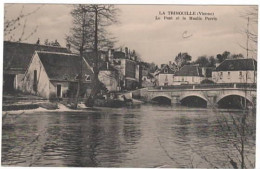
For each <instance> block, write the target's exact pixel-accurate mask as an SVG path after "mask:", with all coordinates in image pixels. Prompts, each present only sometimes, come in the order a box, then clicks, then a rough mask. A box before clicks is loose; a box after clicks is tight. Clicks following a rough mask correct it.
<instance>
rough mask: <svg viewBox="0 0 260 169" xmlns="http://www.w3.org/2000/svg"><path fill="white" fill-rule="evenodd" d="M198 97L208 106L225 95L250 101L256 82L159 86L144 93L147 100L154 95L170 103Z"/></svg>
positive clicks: (254, 91)
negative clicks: (166, 99)
mask: <svg viewBox="0 0 260 169" xmlns="http://www.w3.org/2000/svg"><path fill="white" fill-rule="evenodd" d="M192 96H193V97H194V96H195V97H198V98H201V99H203V100H205V101H206V102H207V105H208V106H209V107H212V106H214V105H216V104H217V103H218V102H219V101H220V100H221V99H223V98H225V97H227V96H241V97H244V98H246V99H247V100H248V101H250V102H254V100H255V99H256V84H244V83H232V84H210V85H209V84H206V85H205V84H203V85H202V84H201V85H180V86H160V87H154V88H149V89H148V90H147V93H146V98H147V101H150V100H152V99H154V98H156V97H165V98H169V99H171V103H174V104H178V103H180V102H181V101H182V100H183V99H185V98H187V97H192Z"/></svg>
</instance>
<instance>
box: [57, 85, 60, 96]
mask: <svg viewBox="0 0 260 169" xmlns="http://www.w3.org/2000/svg"><path fill="white" fill-rule="evenodd" d="M57 97H61V85H60V84H58V85H57Z"/></svg>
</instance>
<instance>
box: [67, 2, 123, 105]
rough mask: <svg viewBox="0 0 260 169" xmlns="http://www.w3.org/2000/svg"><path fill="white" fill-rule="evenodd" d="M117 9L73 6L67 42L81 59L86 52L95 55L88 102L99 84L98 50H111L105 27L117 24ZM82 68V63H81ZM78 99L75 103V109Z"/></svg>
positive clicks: (100, 6) (112, 7) (113, 7)
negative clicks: (106, 48)
mask: <svg viewBox="0 0 260 169" xmlns="http://www.w3.org/2000/svg"><path fill="white" fill-rule="evenodd" d="M117 12H118V9H117V8H115V6H114V5H94V4H93V5H75V6H74V9H73V10H72V12H71V15H72V17H73V27H72V28H71V32H72V33H71V35H69V36H67V37H66V39H67V42H68V43H70V44H71V45H72V48H74V50H76V51H77V52H78V53H79V54H80V56H81V57H82V58H83V57H84V54H86V51H87V50H92V51H93V52H94V53H95V58H94V63H93V71H94V77H93V79H92V81H93V85H92V91H91V94H90V97H89V99H88V100H89V102H92V101H91V100H93V99H95V97H96V94H97V93H98V90H99V87H100V82H99V80H98V74H99V56H98V55H99V53H98V51H99V49H101V48H102V47H104V46H106V47H109V48H111V47H112V46H113V41H112V40H111V39H110V38H109V37H108V33H107V31H106V27H107V26H109V25H111V24H112V23H116V22H117V19H116V18H117ZM81 66H82V63H81ZM81 70H82V69H81ZM81 78H82V72H80V73H79V82H78V90H77V95H76V97H77V98H78V97H79V90H80V83H81ZM77 102H78V99H77V101H76V107H77V104H78V103H77Z"/></svg>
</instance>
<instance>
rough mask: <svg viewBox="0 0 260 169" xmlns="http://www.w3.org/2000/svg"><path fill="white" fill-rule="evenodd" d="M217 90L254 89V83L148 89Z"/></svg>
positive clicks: (185, 85)
mask: <svg viewBox="0 0 260 169" xmlns="http://www.w3.org/2000/svg"><path fill="white" fill-rule="evenodd" d="M218 88H239V89H243V88H245V89H246V88H253V89H256V83H218V84H183V85H174V86H155V87H151V88H148V89H157V90H158V89H159V90H167V89H168V90H170V89H218Z"/></svg>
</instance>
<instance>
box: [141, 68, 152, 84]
mask: <svg viewBox="0 0 260 169" xmlns="http://www.w3.org/2000/svg"><path fill="white" fill-rule="evenodd" d="M152 86H155V77H154V76H153V74H152V73H150V72H149V71H148V70H147V69H143V70H142V87H152Z"/></svg>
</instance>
